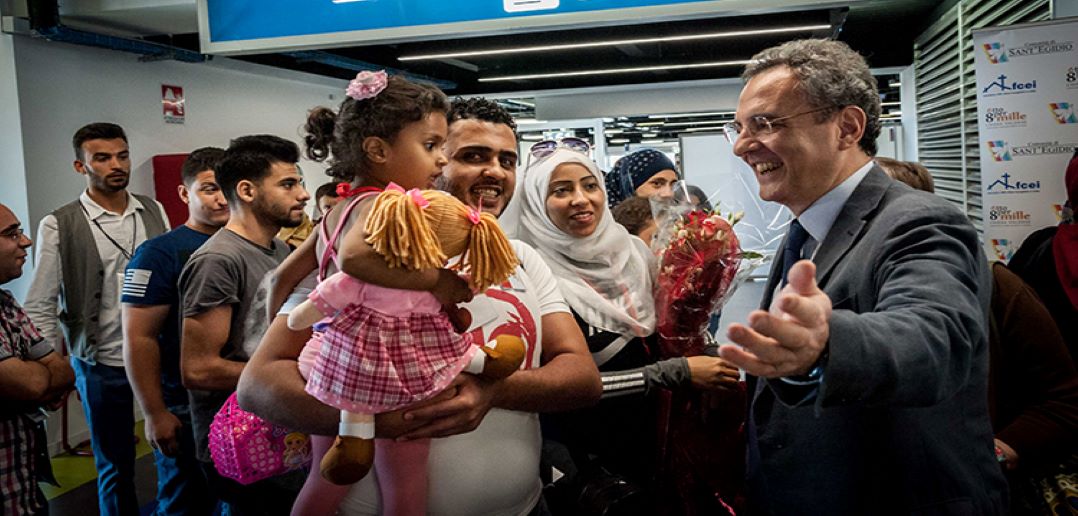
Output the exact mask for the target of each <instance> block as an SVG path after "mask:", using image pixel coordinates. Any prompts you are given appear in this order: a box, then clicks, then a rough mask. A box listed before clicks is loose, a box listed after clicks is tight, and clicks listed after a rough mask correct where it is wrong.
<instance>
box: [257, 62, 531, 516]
mask: <svg viewBox="0 0 1078 516" xmlns="http://www.w3.org/2000/svg"><path fill="white" fill-rule="evenodd" d="M447 109H448V99H446V97H445V95H444V94H443V93H441V92H440V91H438V90H437V89H436V88H434V87H431V86H425V85H419V84H414V83H411V82H408V81H406V80H404V79H401V78H399V77H390V78H387V77H386V76H385V74H384V72H378V73H369V72H363V73H360V74H359V75H357V77H356V79H355V80H353V81H352V82H351V84H350V85H349V88H348V98H347V99H345V101H344V102H343V103H342V104H341V107H340V110H339V112H338V113H336V114H335V113H333V112H332V111H331V110H329V109H327V108H317V109H315V110H314V111H312V112H311V114H310V116H309V118H308V123H307V131H308V136H307V137H306V141H307V154H308V156H309V157H311V158H312V159H315V160H324V159H326V158H328V157H330V156H332V159H331V160H330V167H329V170H328V173H329V174H330V175H331V176H333V177H335V178H338V179H343V180H347V181H349V182H350V185H349V187H348V188H347V189H342V191H341V193H342V194H343V195H342V196H344V197H355V198H354V199H350V200H349V202H342V203H341V206H339V207H338V208H336V209H334V210H333V211H332V212H330V214H328V215H327V216H326V217H325V219H324V221H323V223H322V226H321V228H320V232H319V238H318V239H317V245H316V246H312V245H304V246H302V247H301V248H300V249H299V250H297V253H301V254H299V255H298V256H294V257H293V258H292V259H290V260H289V261H288V262H286V264H285V265H283V266H282V267H285V270H283V271H281V272H280V273H279V274H278V279H279V280H280V281H281V283H284V284H295V283H296V282H297V281H296V279H298V278H299V277H303V276H305V275H307V274H308V273H309V272H310V271H312V270H314V269H315V268H318V269H319V279H324V278H326V275H327V274H329V273H330V272H332V271H333V270H336V271H339V273H338V274H336V275H330V276H329V278H326V280H325V281H324V282H323V284H322V285H320V286H319V289H318V290H317V291H316V292H315V293H312V296H311V301H308V302H306V303H305V305H301V306H300V307H297V308H296V309H295V310H294V311H293V316H292V317H290V321H289V322H290V326H295V327H303V326H306V325H309V324H310V323H311V322H313V321H314V320H317V319H320V318H321V317H322V316H323V313H324V312H330V313H326V314H325V315H333V312H332V311H336V314H337V316H336V317H335V318H334V322H333V323H332V324H330V325H329V326H328V329H327V330H326V336H325V337H324V339H319V338H317V337H312V339H311V343H309V344H308V346H307V348H305V349H304V352H303V355H302V356H301V363H304V362H310V360H304V357H306V358H307V359H310V358H311V356H312V355H314V356H317V358H315V359H314V366H313V369H312V370H311V371H309V373H308V374H306V375H305V376H307V377H308V378H309V379H310V381H309V383H308V392H310V393H311V394H312V395H315V396H316V397H317V398H319V399H321V400H322V401H324V402H328V404H331V405H333V406H336V407H337V408H341V409H342V412H341V424H340V431H339V434H340V437H339V438H338V439H337V440H336V442H333V438H332V437H319V436H315V437H314V438H313V439H312V449H313V454H314V456H315V458H316V459H319V458H321V457H323V456H325V457H326V458H325V460H322V461H321V465H322V468H321V470H322V474H321V475H319V474H317V473H315V472H314V471H312V473H311V475H310V476H309V477H308V480H307V483H306V484H305V485H304V488H303V491H302V492H301V493H300V497H299V499H298V500H297V502H296V504H295V506H294V508H293V514H328V513H332V512H333V511H335V510H336V506H337V504H338V503H339V502H340V500H341V498H343V496H344V495H345V494H347V491H348V489H349V488H350V486H349V485H348V484H351V483H353V482H356V481H358V480H359V479H360V478H362V477H363V476H364V475H365V474H366V472H367V470H368V469H369V468H370V465H371V461H372V460H373V459H374V457H377V462H376V467H377V469H378V478H379V484H380V488H381V491H382V503H383V511H384V513H386V514H422V513H423V512H425V500H426V497H427V493H426V481H425V480H426V456H427V450H428V443H426V442H422V441H419V442H403V443H398V442H395V441H393V440H387V439H377V440H375V441H374V442H373V445H372V441H371V438H372V437H373V436H374V417H373V412H381V411H383V410H392V409H393V408H399V407H400V406H403V405H407V404H410V403H411V402H414V401H418V400H420V399H423V398H424V397H429V396H431V395H433V394H437V392H438V391H440V390H441V389H442V388H444V387H445V385H443V384H446V383H448V381H449V380H451V379H452V377H454V376H456V374H457V373H458V372H460V371H461V370H467V371H471V372H480V371H481V370H482V369H483V361H482V360H481V359H482V357H484V356H487V355H489V354H490V353H489V351H490V350H489V348H486V347H483V343H476V344H478V346H475V345H473V344H472V342H471V340H470V339H468V338H467V337H466V336H462V335H458V334H457V333H456V332H454V331H453V326H452V325H451V324H450V323H449V319H448V317H447V315H446V313H442V312H441V311H439V310H438V308H439V307H445V308H446V310H447V312H449V313H452V312H453V309H454V307H455V305H456V304H457V303H460V302H464V301H468V300H470V298H471V293H472V292H473V287H477V286H479V287H482V288H485V286H484V285H477V284H472V285H470V284H469V282H467V281H466V280H465V279H463V278H461V277H460V276H459V275H458V274H457V272H454V271H452V270H449V269H445V268H442V265H444V259H445V257H446V256H453V255H454V254H456V253H457V252H458V251H459V250H460V249H461V247H458V244H460V243H461V242H462V241H463V242H464V243H465V246H467V244H468V243H472V244H475V243H476V242H478V241H482V242H483V244H482V245H480V246H479V247H476V246H475V245H472V248H475V249H482V248H484V247H489V244H488V242H489V241H490V239H489V238H487V236H483V237H479V238H472V235H473V234H475V235H480V234H483V235H489V234H490V231H489V229H490V228H491V227H493V228H494V229H495V230H497V223H496V222H495V221H493V219H491V220H484V219H482V218H481V217H480V216H479V214H478V213H476V214H475V217H474V218H475V219H478V220H475V221H473V220H471V218H469V212H468V209H467V208H466V207H463V205H461V206H459V207H454V208H451V209H439V210H432V209H430V206H431V205H438V206H441V205H442V204H447V205H448V204H450V203H448V202H443V201H447V200H446V199H443V198H444V197H448V196H446V195H444V194H441V193H438V192H420V191H419V189H424V188H431V187H433V184H434V179H435V178H436V177H437V176H438V175H440V174H441V168H442V167H443V166H444V165H445V164H446V158H445V156H444V155H443V154H442V151H441V148H442V144H443V142H444V139H445V135H446V118H445V111H446V110H447ZM390 185H392V188H389V190H388V191H386V192H384V193H381V194H380V192H382V191H383V190H386V189H387V187H390ZM397 185H400V186H397ZM376 198H377V199H378V205H377V207H376V206H375V199H376ZM449 199H452V198H449ZM452 201H455V199H452ZM456 202H457V204H459V201H456ZM372 210H373V211H372ZM435 211H438V212H439V213H443V214H451V215H450V216H448V217H436V216H434V212H435ZM454 214H455V215H454ZM375 215H377V216H375ZM368 216H371V217H374V218H372V219H371V220H368ZM461 217H464V219H465V220H466V221H467V222H468V224H467V227H468V231H466V232H465V233H464V235H463V237H462V236H461V235H460V234H459V232H458V235H457V237H456V238H446V237H445V235H444V234H443V231H442V230H443V229H447V228H448V227H449V226H450V225H453V224H451V223H450V222H448V221H452V220H453V219H454V218H455V219H456V222H457V224H455V225H457V226H460V224H459V222H460V218H461ZM488 217H489V216H488ZM443 225H444V226H445V228H443V227H442V226H443ZM481 225H482V226H483V227H485V228H486V231H479V230H478V228H479V227H480V226H481ZM472 227H474V228H476V230H475V231H472V230H471V228H472ZM497 234H498V235H500V230H498V231H497ZM416 235H421V236H418V237H417V236H416ZM338 236H339V237H340V238H339V241H338ZM473 240H474V241H473ZM495 240H497V239H495ZM501 240H503V241H504V236H501ZM371 242H373V243H375V244H377V246H378V247H377V249H376V247H375V246H372V244H371ZM416 242H423V244H422V245H420V244H417V243H416ZM450 244H452V245H450ZM453 247H455V249H454V248H453ZM505 247H506V249H508V246H507V245H506V246H505ZM443 251H444V252H443ZM484 252H485V251H484ZM477 254H482V253H477V252H476V251H474V250H469V251H468V252H466V253H465V257H466V258H468V259H470V260H471V264H470V265H472V266H473V267H474V265H475V258H476V256H477ZM503 261H504V262H505V263H503V264H502V265H501V266H500V267H499V269H498V270H499V273H498V274H496V275H495V276H498V277H500V276H501V275H502V273H503V272H504V275H505V276H508V274H509V273H510V272H511V271H512V269H513V267H515V265H516V259H515V256H512V251H511V250H509V256H508V257H507V258H506V259H505V260H503ZM471 272H472V273H473V274H472V279H473V281H472V283H475V280H477V279H478V278H477V277H476V275H475V273H476V272H477V271H475V270H473V271H471ZM498 277H495V278H494V279H493V280H496V281H502V280H504V278H501V279H499V278H498ZM289 279H291V281H289ZM488 281H492V280H491V276H490V275H489V274H486V277H484V278H483V282H488ZM394 289H397V290H398V291H397V294H396V295H394V294H393V291H394ZM400 290H404V291H411V292H410V293H409V292H400ZM312 301H313V303H312ZM393 302H400V303H404V305H407V306H404V305H399V306H397V307H396V310H393V309H394V306H393ZM316 306H317V307H318V308H319V309H317V310H316V309H314V307H316ZM401 335H410V336H413V335H415V336H423V337H425V338H426V339H427V340H426V341H425V342H426V343H436V344H437V346H436V347H440V348H445V349H448V348H452V349H453V350H454V351H453V352H446V351H445V349H443V350H442V351H441V353H442V356H440V358H439V359H438V360H436V362H437V364H436V365H434V366H432V365H431V363H430V362H429V360H428V359H429V357H428V356H427V354H428V353H431V351H430V350H428V349H420V348H421V346H418V345H417V344H424V340H423V338H409V339H401V338H398V337H399V336H401ZM405 340H407V341H408V345H407V346H406V347H407V348H408V349H407V350H404V351H402V349H401V348H397V347H395V345H396V344H399V343H400V342H403V341H405ZM323 343H324V344H323ZM500 344H501V343H499V345H498V347H497V348H498V349H499V350H500V351H506V350H508V349H509V348H510V347H511V346H510V345H506V346H502V345H500ZM320 347H321V348H322V349H319V348H320ZM480 347H482V350H483V351H487V353H476V351H477V350H478V349H480ZM390 348H393V349H392V350H390ZM469 348H474V349H469ZM461 350H464V351H465V352H464V353H459V351H461ZM521 354H522V353H521ZM509 355H513V353H509ZM451 356H453V357H457V356H459V357H460V358H459V360H454V359H451V358H450V357H451ZM402 357H412V358H411V359H413V360H415V361H416V367H418V368H419V369H420V370H423V371H424V374H423V375H418V376H415V375H413V376H412V377H411V380H407V381H402V376H404V375H401V374H398V373H400V372H403V370H405V369H409V367H410V366H409V365H408V364H407V361H408V360H409V359H408V358H402ZM473 357H478V358H477V359H476V360H471V358H473ZM509 358H510V361H512V357H509ZM389 362H392V363H389ZM421 362H422V363H421ZM503 365H504V364H503ZM516 365H519V362H518V363H517V364H516ZM469 366H470V367H469ZM431 367H434V368H435V370H431V369H430V368H431ZM466 367H467V369H465V368H466ZM357 368H359V369H363V372H358V371H357V370H356V369H357ZM502 369H505V368H504V367H502ZM512 369H515V367H513V368H512ZM372 371H375V372H374V373H373V376H372ZM509 372H511V370H510V371H504V373H505V374H508V373H509ZM410 381H418V382H419V383H421V384H422V385H421V386H418V387H417V386H416V385H415V384H412V383H409V382H410ZM384 382H389V383H390V384H391V385H387V384H386V383H384ZM372 384H378V385H379V387H380V388H381V389H383V390H382V391H381V392H379V393H378V395H377V396H379V397H378V398H377V399H373V398H371V391H370V389H363V388H358V386H359V385H363V386H366V387H369V386H371V385H372ZM402 390H403V391H408V392H406V393H403V394H402V393H401V392H400V391H402ZM360 391H363V392H360ZM391 391H392V392H391ZM331 443H332V449H330V444H331ZM375 449H377V452H375ZM341 484H344V485H341Z"/></svg>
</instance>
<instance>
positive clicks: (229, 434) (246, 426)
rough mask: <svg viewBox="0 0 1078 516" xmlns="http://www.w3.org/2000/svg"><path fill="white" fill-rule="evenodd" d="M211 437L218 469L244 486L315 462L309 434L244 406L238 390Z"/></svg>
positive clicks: (215, 422)
mask: <svg viewBox="0 0 1078 516" xmlns="http://www.w3.org/2000/svg"><path fill="white" fill-rule="evenodd" d="M209 439H210V456H211V457H212V458H213V464H214V466H215V467H216V468H217V472H218V473H220V474H221V476H223V477H226V478H231V479H233V480H235V481H237V482H239V483H241V484H244V485H247V484H251V483H254V482H257V481H259V480H262V479H266V478H270V477H275V476H277V475H281V474H284V473H287V472H289V471H292V470H296V469H300V468H304V469H308V468H310V465H311V442H310V439H309V438H308V437H307V434H304V433H300V432H291V431H289V430H288V429H285V428H282V427H279V426H277V425H274V424H272V423H269V422H267V421H265V420H263V419H262V418H260V417H258V416H256V415H254V414H252V413H250V412H247V411H245V410H243V409H241V408H240V405H239V403H238V402H237V401H236V393H234V392H233V393H232V395H231V396H229V397H228V400H227V401H225V404H224V405H223V406H222V407H221V410H219V411H218V412H217V415H215V416H214V417H213V422H212V423H210V437H209Z"/></svg>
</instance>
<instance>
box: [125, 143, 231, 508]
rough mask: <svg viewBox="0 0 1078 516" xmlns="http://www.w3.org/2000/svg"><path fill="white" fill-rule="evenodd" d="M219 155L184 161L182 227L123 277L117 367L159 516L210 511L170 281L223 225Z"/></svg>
mask: <svg viewBox="0 0 1078 516" xmlns="http://www.w3.org/2000/svg"><path fill="white" fill-rule="evenodd" d="M223 155H224V151H223V150H222V149H219V148H215V147H204V148H201V149H198V150H195V151H194V152H192V153H191V154H190V156H188V157H187V160H186V161H185V162H184V164H183V169H182V174H183V184H182V185H180V186H179V188H178V190H179V194H180V198H181V199H183V201H184V202H185V203H186V204H187V210H188V217H187V222H185V223H184V225H182V226H180V227H178V228H176V229H174V230H172V231H169V232H168V233H165V234H164V235H161V236H159V237H157V238H154V239H151V240H147V241H146V242H145V243H144V244H142V245H141V246H139V248H138V249H137V250H136V251H135V254H134V256H133V257H132V258H131V262H130V263H129V264H128V265H127V271H126V275H125V277H124V287H123V296H122V299H121V301H122V302H123V333H124V347H123V351H124V354H123V356H124V365H125V366H126V369H127V378H128V380H129V381H130V382H131V387H132V388H133V390H134V393H135V397H136V398H137V399H138V402H139V405H140V406H141V407H142V412H143V414H145V415H146V440H147V441H148V442H149V443H150V446H152V447H153V448H154V462H155V463H156V464H157V511H156V514H159V515H173V514H177V515H178V514H193V515H199V514H210V513H211V512H212V510H213V505H214V500H213V498H212V497H211V496H209V494H208V491H207V489H206V480H205V478H204V477H203V475H202V471H201V469H200V468H199V464H198V460H197V459H196V457H195V443H194V433H193V432H192V429H191V409H190V406H189V404H190V401H189V399H188V396H187V390H186V389H184V388H183V383H182V380H181V378H180V315H179V311H178V304H179V300H180V297H179V289H178V288H177V282H178V280H179V277H180V271H182V270H183V266H184V265H185V264H186V263H187V259H188V258H189V257H190V256H191V254H192V253H194V252H195V250H197V249H198V248H199V247H201V246H202V244H203V243H205V242H206V240H208V239H209V238H210V236H211V235H213V234H214V233H216V232H217V230H218V229H220V228H221V227H223V226H224V225H225V223H227V222H228V215H229V211H228V202H227V201H225V198H224V195H222V193H221V188H220V187H219V186H218V185H217V181H216V179H215V174H214V170H215V168H216V166H217V163H218V162H219V161H220V159H221V157H222V156H223Z"/></svg>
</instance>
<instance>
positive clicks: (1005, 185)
mask: <svg viewBox="0 0 1078 516" xmlns="http://www.w3.org/2000/svg"><path fill="white" fill-rule="evenodd" d="M985 190H986V192H987V193H988V194H1001V193H1032V192H1039V191H1041V182H1040V181H1012V180H1011V174H1010V173H1008V172H1004V173H1003V175H1002V176H999V179H997V180H995V181H992V182H991V183H990V184H989V185H988V188H986V189H985Z"/></svg>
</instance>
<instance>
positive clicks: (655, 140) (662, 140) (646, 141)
mask: <svg viewBox="0 0 1078 516" xmlns="http://www.w3.org/2000/svg"><path fill="white" fill-rule="evenodd" d="M664 141H666V140H664V139H662V138H655V139H653V140H640V143H662V142H664Z"/></svg>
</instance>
